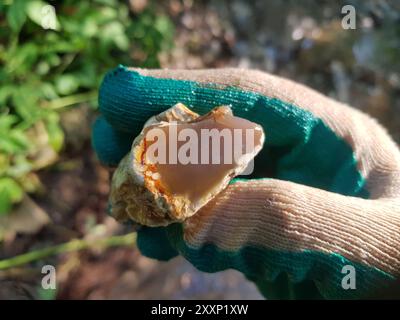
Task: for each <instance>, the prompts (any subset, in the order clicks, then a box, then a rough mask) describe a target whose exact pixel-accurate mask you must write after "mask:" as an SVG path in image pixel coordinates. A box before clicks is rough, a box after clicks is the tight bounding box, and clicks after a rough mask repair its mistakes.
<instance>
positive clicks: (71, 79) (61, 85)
mask: <svg viewBox="0 0 400 320" xmlns="http://www.w3.org/2000/svg"><path fill="white" fill-rule="evenodd" d="M78 88H79V79H78V78H77V77H76V76H74V75H72V74H64V75H61V76H59V77H58V78H57V80H56V89H57V91H58V93H59V94H62V95H67V94H71V93H74V92H75V91H76V90H77V89H78Z"/></svg>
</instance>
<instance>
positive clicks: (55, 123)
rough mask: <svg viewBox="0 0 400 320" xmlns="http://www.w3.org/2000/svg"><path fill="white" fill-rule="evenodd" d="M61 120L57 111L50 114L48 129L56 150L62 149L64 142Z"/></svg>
mask: <svg viewBox="0 0 400 320" xmlns="http://www.w3.org/2000/svg"><path fill="white" fill-rule="evenodd" d="M59 122H60V120H59V116H58V114H57V113H51V114H49V115H48V118H47V122H46V129H47V133H48V135H49V144H50V146H51V147H52V148H53V149H54V150H55V151H57V152H58V151H60V150H61V148H62V146H63V144H64V132H63V130H62V129H61V126H60V123H59Z"/></svg>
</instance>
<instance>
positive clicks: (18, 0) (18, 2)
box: [7, 0, 27, 33]
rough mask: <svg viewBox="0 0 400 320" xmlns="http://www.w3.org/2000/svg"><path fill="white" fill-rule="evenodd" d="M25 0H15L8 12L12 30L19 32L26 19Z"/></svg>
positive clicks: (8, 20)
mask: <svg viewBox="0 0 400 320" xmlns="http://www.w3.org/2000/svg"><path fill="white" fill-rule="evenodd" d="M26 3H27V2H26V1H25V0H14V1H13V3H12V4H11V6H10V8H9V9H8V12H7V22H8V24H9V25H10V27H11V30H13V31H14V32H16V33H18V32H19V30H20V29H21V28H22V26H23V25H24V23H25V20H26V13H25V7H26Z"/></svg>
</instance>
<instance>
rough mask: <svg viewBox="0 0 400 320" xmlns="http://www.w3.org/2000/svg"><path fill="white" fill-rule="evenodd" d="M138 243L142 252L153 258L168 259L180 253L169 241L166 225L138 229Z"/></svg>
mask: <svg viewBox="0 0 400 320" xmlns="http://www.w3.org/2000/svg"><path fill="white" fill-rule="evenodd" d="M136 243H137V246H138V248H139V250H140V252H141V253H142V254H143V255H144V256H146V257H148V258H151V259H157V260H161V261H167V260H170V259H172V258H174V257H176V256H177V255H178V252H177V251H176V250H175V249H174V248H173V247H172V246H171V244H170V243H169V241H168V238H167V233H166V229H165V227H157V228H150V227H142V228H141V229H140V230H138V233H137V241H136Z"/></svg>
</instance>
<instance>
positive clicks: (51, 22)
mask: <svg viewBox="0 0 400 320" xmlns="http://www.w3.org/2000/svg"><path fill="white" fill-rule="evenodd" d="M26 13H27V15H28V17H29V19H30V20H32V21H33V22H34V23H36V24H37V25H39V26H41V27H42V28H45V29H53V30H59V29H60V23H59V22H58V20H57V15H56V12H55V9H54V7H53V6H51V5H49V4H48V3H47V2H45V1H40V0H36V1H30V2H29V3H28V4H27V7H26Z"/></svg>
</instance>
